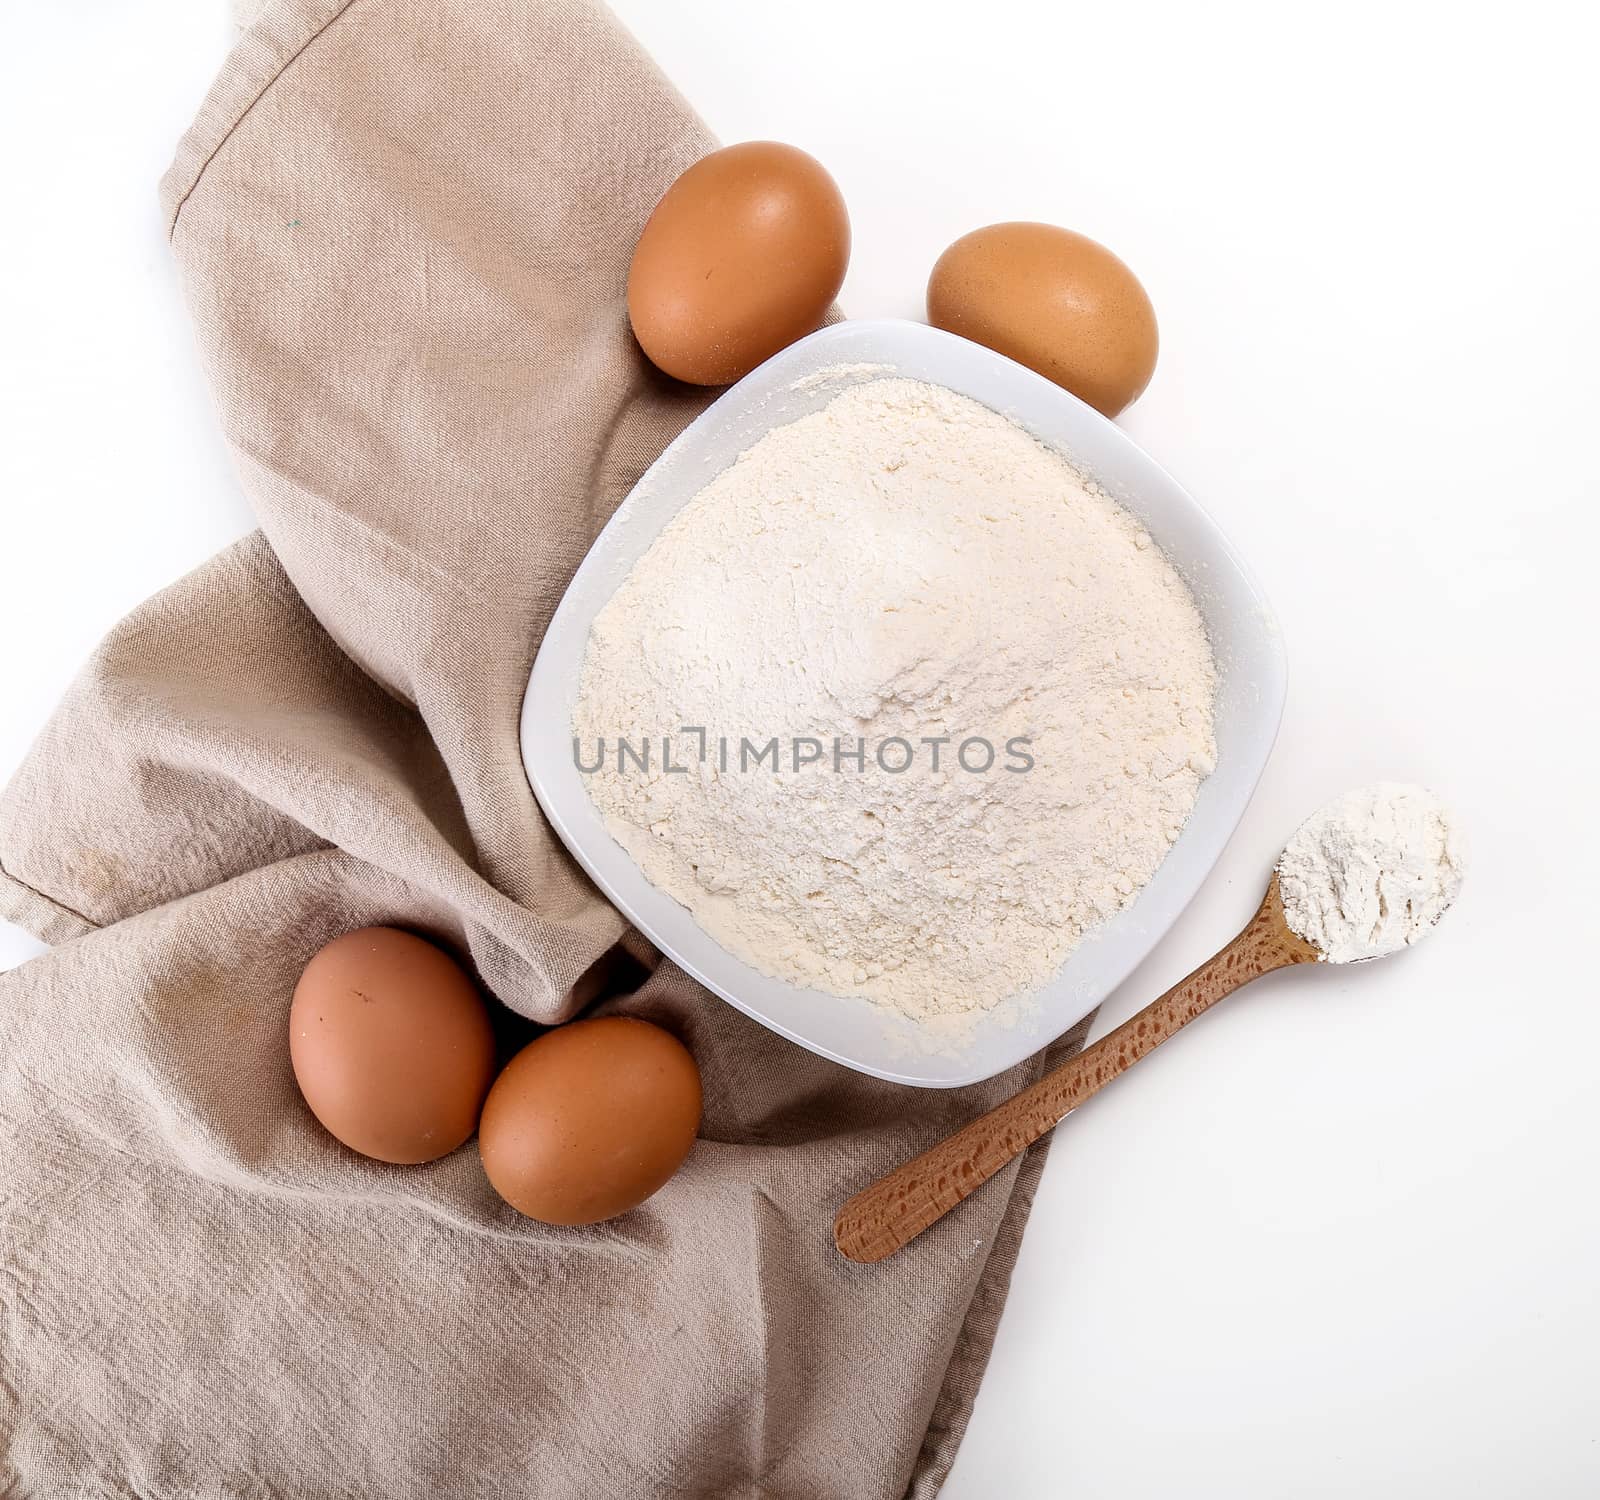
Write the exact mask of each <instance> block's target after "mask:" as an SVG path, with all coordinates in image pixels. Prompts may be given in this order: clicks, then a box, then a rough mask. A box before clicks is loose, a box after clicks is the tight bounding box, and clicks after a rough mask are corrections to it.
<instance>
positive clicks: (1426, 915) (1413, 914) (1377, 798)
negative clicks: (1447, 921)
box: [1278, 781, 1466, 964]
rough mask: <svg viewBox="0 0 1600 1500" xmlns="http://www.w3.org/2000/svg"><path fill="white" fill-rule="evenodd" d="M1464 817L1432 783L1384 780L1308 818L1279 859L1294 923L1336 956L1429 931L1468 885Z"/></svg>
mask: <svg viewBox="0 0 1600 1500" xmlns="http://www.w3.org/2000/svg"><path fill="white" fill-rule="evenodd" d="M1463 842H1464V841H1463V839H1462V836H1461V829H1460V826H1459V825H1458V824H1457V822H1456V820H1455V818H1454V816H1453V815H1452V814H1451V812H1450V809H1449V808H1448V807H1446V806H1445V804H1444V803H1443V802H1441V801H1440V800H1439V798H1438V797H1436V796H1435V795H1434V794H1433V793H1432V792H1430V791H1429V790H1428V789H1427V788H1426V787H1420V786H1404V785H1401V784H1400V783H1398V782H1392V781H1382V782H1378V783H1377V784H1376V785H1374V786H1367V787H1360V788H1358V789H1357V790H1356V791H1353V792H1347V793H1345V795H1344V796H1342V797H1339V798H1336V799H1335V800H1334V801H1332V802H1330V803H1329V804H1328V805H1327V806H1326V807H1324V808H1321V809H1319V810H1318V811H1317V812H1316V813H1314V814H1312V816H1311V817H1309V818H1308V819H1306V821H1305V822H1304V823H1303V824H1301V826H1300V828H1299V829H1298V830H1297V831H1296V833H1295V836H1294V837H1293V838H1292V839H1290V840H1289V845H1288V847H1287V848H1286V849H1285V850H1284V851H1283V858H1282V859H1280V860H1279V861H1278V889H1279V892H1280V893H1281V895H1282V897H1283V914H1284V916H1285V918H1287V920H1288V923H1289V926H1290V927H1292V928H1293V929H1294V930H1295V931H1296V932H1298V933H1299V934H1300V936H1301V937H1303V938H1305V939H1306V940H1307V941H1308V942H1310V943H1312V944H1313V945H1314V946H1315V947H1316V948H1317V949H1318V950H1319V951H1320V953H1321V955H1322V957H1323V958H1324V959H1325V960H1327V961H1328V962H1329V963H1335V964H1347V963H1351V962H1353V961H1354V960H1356V959H1358V958H1378V957H1380V956H1381V955H1382V954H1385V953H1396V952H1398V951H1399V950H1400V949H1401V948H1404V947H1406V946H1407V945H1408V944H1410V943H1414V942H1416V941H1417V940H1418V939H1419V938H1423V937H1426V936H1427V934H1428V933H1429V932H1430V931H1432V929H1433V926H1434V924H1435V923H1436V922H1437V921H1438V920H1439V918H1440V917H1442V916H1443V915H1444V914H1445V912H1446V911H1447V910H1448V909H1449V907H1450V904H1451V903H1452V902H1453V901H1454V900H1455V898H1456V895H1457V893H1458V892H1459V891H1460V889H1461V877H1462V874H1463V872H1464V870H1465V866H1466V856H1465V851H1464V848H1463Z"/></svg>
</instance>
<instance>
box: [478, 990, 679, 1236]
mask: <svg viewBox="0 0 1600 1500" xmlns="http://www.w3.org/2000/svg"><path fill="white" fill-rule="evenodd" d="M699 1128H700V1070H699V1069H698V1068H697V1067H696V1066H695V1062H694V1058H693V1057H691V1056H690V1055H689V1050H688V1048H686V1047H685V1046H684V1045H683V1043H682V1042H680V1041H678V1040H677V1038H676V1037H674V1036H672V1035H671V1034H670V1033H668V1032H665V1031H663V1030H662V1029H661V1028H660V1027H659V1026H652V1025H651V1024H650V1023H649V1022H648V1021H640V1020H636V1019H634V1018H633V1017H629V1016H602V1017H599V1018H597V1019H595V1020H590V1021H574V1022H572V1023H570V1024H569V1025H566V1026H560V1027H557V1028H556V1030H554V1031H550V1032H546V1033H545V1035H544V1036H542V1037H539V1038H538V1039H537V1040H536V1041H533V1042H530V1043H529V1044H528V1045H527V1046H526V1047H524V1048H523V1049H522V1051H521V1052H519V1053H518V1054H517V1055H516V1056H515V1057H514V1058H512V1059H511V1061H510V1062H509V1063H508V1064H507V1065H506V1067H505V1071H504V1072H502V1073H501V1074H500V1076H499V1077H498V1078H497V1079H495V1082H494V1087H493V1088H492V1089H491V1090H490V1091H489V1098H488V1100H487V1101H486V1102H485V1104H484V1106H483V1121H482V1123H481V1125H480V1126H479V1129H478V1150H479V1152H480V1153H481V1154H482V1156H483V1167H484V1171H485V1172H487V1173H488V1175H489V1181H490V1182H491V1183H492V1184H493V1185H494V1189H495V1191H496V1192H497V1193H499V1194H500V1196H501V1197H502V1198H504V1199H505V1200H506V1202H507V1203H509V1204H510V1205H511V1206H512V1207H513V1208H515V1209H517V1210H518V1211H519V1212H520V1213H524V1214H526V1215H527V1216H528V1217H529V1218H531V1219H538V1220H540V1221H542V1222H543V1223H546V1224H594V1223H597V1222H598V1221H600V1220H601V1219H610V1218H615V1217H616V1215H618V1214H623V1213H626V1212H627V1211H628V1210H629V1209H631V1208H636V1207H637V1206H638V1205H639V1204H641V1203H643V1202H644V1200H645V1199H646V1198H648V1197H649V1196H650V1195H651V1194H652V1193H654V1192H655V1191H656V1190H657V1189H658V1188H660V1187H661V1186H662V1185H663V1184H664V1183H665V1182H666V1181H667V1179H668V1178H669V1177H671V1176H672V1174H673V1173H674V1172H676V1171H677V1170H678V1167H679V1166H680V1165H681V1164H682V1162H683V1159H684V1157H685V1156H687V1155H688V1153H689V1148H690V1146H692V1145H693V1144H694V1138H695V1133H696V1131H697V1130H698V1129H699Z"/></svg>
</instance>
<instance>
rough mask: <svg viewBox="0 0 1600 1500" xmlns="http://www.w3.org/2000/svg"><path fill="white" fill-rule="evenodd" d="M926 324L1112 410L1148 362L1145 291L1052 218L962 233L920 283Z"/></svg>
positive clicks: (1151, 337) (1150, 337) (1152, 317)
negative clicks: (924, 285) (1049, 221)
mask: <svg viewBox="0 0 1600 1500" xmlns="http://www.w3.org/2000/svg"><path fill="white" fill-rule="evenodd" d="M928 321H929V322H930V323H932V324H933V326H934V327H935V328H943V329H944V330H945V331H946V332H948V333H959V334H960V335H961V336H962V337H963V338H969V339H971V340H973V341H974V342H975V343H979V344H985V345H987V346H988V347H989V348H991V349H994V350H996V351H997V352H999V353H1001V354H1004V355H1007V356H1008V357H1009V358H1011V359H1014V360H1016V361H1017V363H1018V364H1023V365H1026V366H1027V367H1028V368H1029V369H1030V370H1036V371H1038V373H1039V374H1041V375H1043V376H1044V377H1045V378H1046V379H1047V380H1053V381H1055V383H1056V384H1057V385H1060V386H1064V387H1066V389H1067V390H1069V391H1071V392H1072V394H1073V395H1074V396H1077V397H1078V398H1079V399H1080V400H1082V401H1087V402H1088V403H1089V405H1090V406H1092V407H1094V408H1095V409H1096V410H1097V411H1100V412H1103V413H1104V414H1105V415H1106V416H1108V417H1114V416H1116V415H1117V413H1118V412H1120V411H1121V410H1122V409H1123V408H1124V407H1125V406H1127V405H1129V404H1130V403H1131V402H1132V401H1134V400H1135V399H1137V397H1138V396H1139V394H1140V392H1142V391H1143V390H1144V388H1145V386H1147V385H1148V384H1149V383H1150V376H1151V375H1152V374H1153V373H1154V371H1155V367H1156V351H1157V348H1158V344H1159V340H1158V337H1157V333H1156V313H1155V309H1154V308H1153V307H1152V306H1151V305H1150V298H1149V297H1148V296H1146V295H1145V290H1144V288H1143V287H1142V286H1141V285H1140V284H1139V278H1138V277H1136V276H1135V275H1134V274H1133V272H1132V271H1130V270H1129V269H1128V268H1127V266H1125V265H1124V264H1123V263H1122V262H1121V261H1120V260H1118V259H1117V257H1116V256H1115V255H1113V254H1112V253H1111V252H1110V251H1109V250H1107V249H1106V247H1105V246H1104V245H1101V244H1097V243H1096V242H1095V241H1094V240H1091V239H1089V238H1087V237H1086V236H1084V235H1081V234H1074V233H1073V232H1072V230H1070V229H1060V228H1058V227H1057V226H1056V225H1054V224H1028V223H1012V224H991V225H989V226H988V228H986V229H975V230H973V231H972V233H971V234H967V235H963V236H962V237H961V238H960V239H959V240H957V241H956V242H955V244H953V245H952V246H950V248H949V249H948V250H946V251H945V252H944V254H943V255H941V256H940V257H939V260H938V263H937V264H936V265H935V266H934V268H933V275H932V276H931V277H930V278H929V280H928Z"/></svg>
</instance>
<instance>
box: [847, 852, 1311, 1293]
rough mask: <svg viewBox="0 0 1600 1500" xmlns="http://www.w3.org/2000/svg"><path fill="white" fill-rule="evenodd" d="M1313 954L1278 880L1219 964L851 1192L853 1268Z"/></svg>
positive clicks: (896, 1244) (887, 1251)
mask: <svg viewBox="0 0 1600 1500" xmlns="http://www.w3.org/2000/svg"><path fill="white" fill-rule="evenodd" d="M1315 957H1316V950H1315V949H1313V948H1312V947H1311V945H1310V944H1309V943H1307V942H1305V941H1304V940H1303V939H1301V938H1299V937H1297V936H1296V935H1295V934H1294V933H1293V932H1291V931H1290V930H1289V927H1288V924H1287V923H1286V922H1285V921H1284V919H1283V903H1282V900H1281V899H1280V897H1279V895H1278V880H1277V876H1276V875H1274V876H1273V879H1272V883H1271V884H1270V885H1269V886H1268V887H1267V894H1266V897H1265V899H1264V900H1263V901H1262V903H1261V907H1260V909H1259V910H1258V911H1257V912H1256V914H1255V916H1254V917H1253V918H1251V920H1250V924H1249V925H1248V926H1247V927H1246V928H1245V929H1244V931H1243V932H1241V933H1240V934H1239V935H1238V937H1236V938H1235V939H1234V940H1233V941H1232V942H1231V943H1229V944H1228V946H1227V947H1226V948H1224V949H1223V950H1222V951H1221V952H1220V953H1219V954H1217V956H1216V957H1215V958H1213V959H1211V960H1210V961H1209V962H1207V963H1204V964H1202V965H1201V966H1200V967H1199V968H1198V969H1196V970H1195V971H1194V973H1192V974H1191V975H1189V977H1188V978H1187V979H1184V980H1181V981H1180V982H1179V983H1177V984H1175V985H1173V987H1172V988H1171V989H1170V990H1168V991H1167V992H1166V994H1164V995H1163V996H1161V998H1160V999H1159V1000H1155V1001H1153V1002H1152V1003H1151V1004H1149V1005H1147V1006H1146V1007H1145V1008H1144V1009H1143V1010H1142V1011H1140V1012H1139V1013H1138V1015H1136V1016H1133V1017H1132V1018H1130V1019H1129V1020H1127V1021H1124V1022H1123V1023H1122V1025H1120V1026H1119V1027H1117V1028H1116V1030H1115V1031H1111V1032H1108V1033H1107V1034H1106V1035H1105V1036H1104V1037H1102V1038H1101V1039H1100V1040H1099V1041H1098V1042H1096V1043H1095V1044H1094V1046H1092V1047H1088V1048H1086V1049H1085V1050H1084V1051H1082V1052H1080V1053H1078V1054H1077V1055H1076V1056H1075V1057H1070V1058H1068V1059H1067V1060H1066V1062H1064V1063H1062V1064H1061V1065H1060V1067H1058V1068H1055V1069H1053V1070H1052V1071H1050V1072H1049V1073H1047V1074H1045V1076H1044V1077H1043V1078H1041V1079H1040V1080H1039V1081H1038V1082H1037V1083H1035V1084H1033V1085H1031V1086H1030V1087H1028V1088H1025V1089H1023V1090H1022V1092H1021V1093H1019V1094H1014V1095H1013V1096H1012V1097H1011V1098H1009V1099H1007V1100H1006V1101H1005V1102H1004V1103H1003V1104H999V1105H996V1106H995V1108H993V1109H991V1110H990V1111H989V1112H988V1114H986V1115H980V1116H979V1117H978V1118H977V1119H976V1120H974V1121H973V1122H972V1123H971V1124H970V1125H967V1126H965V1127H964V1128H963V1129H961V1130H958V1131H956V1133H955V1134H954V1135H951V1136H947V1137H946V1138H945V1139H944V1140H942V1141H940V1142H939V1144H938V1145H936V1146H934V1147H932V1148H930V1149H929V1150H927V1151H924V1152H923V1153H922V1155H921V1156H919V1157H916V1158H915V1159H914V1160H912V1161H908V1162H907V1163H906V1164H905V1165H904V1166H903V1167H900V1168H898V1169H897V1170H895V1171H893V1172H891V1173H889V1175H888V1176H887V1177H883V1178H880V1179H879V1180H878V1181H877V1182H875V1183H873V1184H872V1186H871V1187H869V1188H866V1189H864V1190H863V1191H861V1192H859V1193H857V1194H856V1195H855V1197H853V1198H852V1199H851V1200H850V1201H849V1202H848V1203H846V1204H845V1205H844V1207H843V1208H841V1209H840V1210H839V1217H838V1218H837V1219H836V1220H835V1221H834V1226H833V1241H834V1244H836V1245H837V1246H838V1247H839V1249H840V1251H841V1252H842V1253H843V1254H844V1255H846V1256H848V1257H849V1258H850V1259H851V1260H858V1261H875V1260H882V1259H883V1258H884V1257H885V1256H888V1255H893V1254H894V1252H895V1251H896V1250H898V1249H900V1247H901V1246H902V1245H904V1244H906V1242H907V1241H909V1240H911V1239H914V1238H915V1237H916V1236H917V1235H919V1234H921V1233H922V1231H923V1230H924V1229H926V1228H927V1227H928V1226H929V1225H930V1224H933V1223H936V1222H937V1221H938V1220H939V1219H942V1218H943V1217H944V1216H945V1215H946V1214H947V1213H949V1212H950V1210H951V1209H952V1208H954V1207H955V1206H956V1204H958V1203H960V1202H961V1200H962V1199H963V1198H965V1197H966V1196H967V1195H968V1194H969V1193H971V1192H972V1191H973V1190H974V1189H975V1188H977V1187H979V1186H980V1185H981V1184H982V1183H985V1182H987V1181H988V1180H989V1178H991V1177H992V1176H994V1174H995V1173H996V1172H998V1171H999V1170H1000V1168H1001V1167H1003V1166H1004V1165H1005V1164H1006V1163H1007V1162H1008V1161H1010V1160H1011V1158H1012V1157H1014V1156H1016V1155H1017V1154H1018V1152H1021V1151H1024V1150H1026V1149H1027V1148H1028V1147H1029V1146H1030V1145H1032V1144H1033V1142H1035V1141H1036V1140H1038V1139H1039V1137H1040V1136H1042V1135H1043V1134H1044V1133H1045V1132H1046V1131H1048V1130H1053V1129H1054V1128H1055V1127H1056V1125H1058V1124H1059V1123H1060V1122H1061V1120H1062V1119H1063V1118H1064V1117H1065V1116H1066V1115H1067V1114H1069V1113H1070V1112H1071V1111H1072V1110H1074V1109H1076V1108H1077V1107H1078V1106H1079V1105H1080V1104H1082V1103H1083V1101H1084V1100H1085V1099H1088V1098H1090V1097H1091V1096H1093V1095H1094V1094H1097V1093H1098V1092H1099V1091H1100V1090H1101V1089H1103V1088H1104V1087H1105V1086H1106V1085H1107V1084H1108V1083H1110V1082H1111V1080H1112V1079H1113V1078H1115V1077H1116V1076H1117V1075H1118V1074H1119V1073H1122V1072H1124V1071H1125V1070H1126V1069H1128V1068H1131V1067H1132V1066H1133V1065H1134V1063H1136V1062H1138V1061H1139V1059H1140V1058H1141V1057H1143V1056H1144V1055H1145V1054H1146V1053H1147V1052H1151V1051H1153V1050H1154V1049H1155V1048H1156V1047H1159V1046H1160V1045H1161V1043H1162V1042H1164V1041H1166V1039H1167V1038H1168V1037H1169V1036H1171V1035H1172V1034H1173V1033H1174V1032H1176V1031H1179V1030H1180V1029H1181V1028H1183V1027H1184V1026H1187V1025H1188V1024H1189V1022H1190V1021H1192V1020H1194V1019H1195V1017H1196V1016H1199V1015H1203V1014H1204V1013H1205V1012H1206V1011H1207V1010H1209V1009H1210V1008H1211V1007H1212V1006H1213V1005H1215V1004H1216V1003H1217V1001H1219V1000H1221V999H1222V998H1223V997H1224V996H1225V995H1230V994H1232V993H1233V991H1234V990H1236V989H1238V988H1239V987H1240V986H1241V985H1244V984H1248V983H1249V982H1250V981H1251V980H1252V979H1256V978H1259V977H1260V976H1261V975H1263V974H1266V973H1270V972H1271V971H1272V970H1273V969H1281V968H1283V967H1284V966H1285V965H1286V964H1294V963H1306V962H1308V961H1310V960H1312V959H1314V958H1315Z"/></svg>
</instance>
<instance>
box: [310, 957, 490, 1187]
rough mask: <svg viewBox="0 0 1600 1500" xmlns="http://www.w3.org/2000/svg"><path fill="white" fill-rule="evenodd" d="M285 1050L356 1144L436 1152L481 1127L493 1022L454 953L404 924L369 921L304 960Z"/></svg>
mask: <svg viewBox="0 0 1600 1500" xmlns="http://www.w3.org/2000/svg"><path fill="white" fill-rule="evenodd" d="M289 1057H290V1060H291V1062H292V1063H293V1065H294V1077H295V1082H296V1083H298V1084H299V1085H300V1092H301V1094H302V1095H303V1096H304V1097H305V1101H306V1103H307V1104H308V1105H310V1107H311V1113H312V1114H314V1115H315V1116H316V1117H317V1119H318V1120H320V1121H321V1122H322V1123H323V1125H325V1126H326V1127H327V1129H328V1131H329V1133H330V1134H331V1135H333V1136H335V1137H336V1138H337V1139H338V1140H341V1141H343V1142H344V1144H345V1145H347V1146H348V1147H349V1148H350V1149H351V1150H352V1151H359V1152H360V1153H361V1154H362V1155H363V1156H370V1157H373V1158H374V1159H375V1160H377V1161H387V1162H423V1161H432V1160H433V1159H434V1158H435V1157H439V1156H444V1155H447V1154H448V1153H449V1152H451V1151H454V1150H455V1149H456V1147H457V1146H459V1145H460V1144H461V1143H462V1142H463V1141H465V1140H466V1139H467V1137H468V1136H470V1135H471V1134H472V1132H473V1131H474V1130H475V1129H476V1128H477V1124H478V1112H479V1110H480V1109H481V1108H482V1106H483V1099H484V1095H485V1094H486V1093H487V1092H488V1090H489V1084H490V1083H491V1082H492V1080H493V1078H494V1034H493V1032H492V1031H491V1029H490V1025H489V1013H488V1011H487V1009H486V1008H485V1006H484V1003H483V1000H482V998H481V997H480V996H479V994H478V991H477V990H476V988H474V986H473V983H472V981H471V980H470V979H469V978H468V977H467V975H466V973H465V972H464V971H463V970H462V968H461V966H460V965H459V964H457V963H456V962H455V960H454V959H452V958H451V957H450V956H449V955H448V954H446V953H444V952H442V951H441V950H440V949H438V948H436V947H434V946H433V944H432V943H429V942H425V941H423V939H422V938H419V937H413V936H412V934H411V933H409V932H401V931H400V930H399V929H398V928H394V927H363V928H361V929H360V930H359V931H357V932H347V933H346V934H345V935H344V936H343V937H341V938H335V939H334V940H333V942H331V943H329V944H328V945H327V947H325V948H323V949H322V950H321V951H320V952H319V953H318V954H317V955H316V957H315V958H313V959H312V960H311V962H310V963H309V964H307V965H306V969H305V972H304V973H303V974H302V975H301V976H300V982H299V984H297V985H296V986H295V991H294V1001H293V1003H292V1004H291V1005H290V1007H289Z"/></svg>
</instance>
